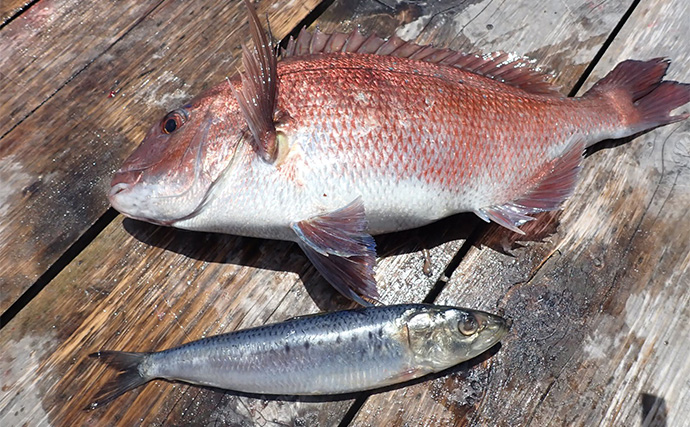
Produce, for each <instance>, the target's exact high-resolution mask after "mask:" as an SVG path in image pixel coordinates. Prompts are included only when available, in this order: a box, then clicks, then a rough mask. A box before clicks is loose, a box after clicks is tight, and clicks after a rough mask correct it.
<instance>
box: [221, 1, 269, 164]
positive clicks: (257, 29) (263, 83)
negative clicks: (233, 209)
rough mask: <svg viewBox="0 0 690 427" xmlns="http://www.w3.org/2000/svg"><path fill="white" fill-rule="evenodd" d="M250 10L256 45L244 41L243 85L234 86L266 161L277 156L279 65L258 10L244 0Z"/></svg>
mask: <svg viewBox="0 0 690 427" xmlns="http://www.w3.org/2000/svg"><path fill="white" fill-rule="evenodd" d="M244 4H245V6H246V7H247V12H248V13H249V31H250V33H251V36H252V42H253V43H254V47H253V48H252V49H250V48H248V47H247V46H246V45H244V44H243V45H242V65H243V66H244V73H241V76H242V89H241V90H239V91H237V90H235V88H234V86H233V89H232V90H233V92H234V94H235V98H236V99H237V102H238V104H239V106H240V110H241V111H242V115H244V118H245V119H246V121H247V125H248V126H249V130H250V131H251V133H252V136H253V137H254V143H255V148H256V150H257V152H258V153H259V155H260V156H261V157H262V158H263V159H264V160H266V161H269V162H272V161H273V160H275V157H276V128H275V122H274V116H275V111H276V100H277V99H278V67H277V64H276V62H277V59H276V53H275V50H274V49H273V43H272V41H271V40H269V38H268V36H267V35H266V31H264V29H263V27H262V26H261V22H260V21H259V17H258V16H257V15H256V11H254V8H253V7H252V6H251V4H249V1H248V0H244Z"/></svg>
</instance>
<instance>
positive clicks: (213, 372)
mask: <svg viewBox="0 0 690 427" xmlns="http://www.w3.org/2000/svg"><path fill="white" fill-rule="evenodd" d="M508 329H509V322H506V321H505V320H504V319H502V318H501V317H498V316H495V315H492V314H489V313H484V312H481V311H476V310H468V309H463V308H457V307H449V306H434V305H427V304H406V305H394V306H386V307H367V308H361V309H356V310H346V311H339V312H334V313H328V314H321V315H313V316H305V317H298V318H294V319H290V320H287V321H285V322H281V323H276V324H272V325H266V326H261V327H257V328H252V329H245V330H241V331H236V332H231V333H228V334H223V335H217V336H213V337H209V338H205V339H202V340H199V341H194V342H190V343H188V344H185V345H182V346H180V347H175V348H171V349H168V350H164V351H161V352H154V353H129V352H118V351H101V352H98V353H94V354H92V356H93V357H97V358H99V359H100V360H102V361H103V362H105V363H107V364H108V365H110V366H112V367H114V368H117V369H119V370H120V371H121V372H120V374H119V376H118V377H117V378H116V380H115V381H114V382H112V383H110V384H108V385H106V387H105V388H104V389H103V390H101V392H100V394H99V395H98V396H97V398H96V400H95V402H94V403H93V404H92V405H91V406H90V407H91V408H95V407H96V406H98V405H102V404H105V403H107V402H109V401H111V400H113V399H115V398H116V397H117V396H119V395H121V394H122V393H124V392H126V391H128V390H130V389H132V388H135V387H138V386H140V385H142V384H144V383H146V382H148V381H150V380H152V379H154V378H163V379H168V380H179V381H184V382H188V383H192V384H199V385H205V386H212V387H218V388H224V389H229V390H235V391H240V392H248V393H260V394H278V395H323V394H342V393H349V392H355V391H361V390H369V389H373V388H378V387H382V386H386V385H390V384H396V383H399V382H403V381H406V380H410V379H413V378H418V377H421V376H423V375H426V374H428V373H432V372H438V371H441V370H443V369H446V368H448V367H451V366H454V365H456V364H458V363H460V362H463V361H465V360H468V359H471V358H472V357H475V356H477V355H479V354H480V353H482V352H484V351H485V350H487V349H489V348H491V347H492V346H493V345H495V344H496V343H497V342H498V341H499V340H500V339H501V338H503V337H504V336H505V334H506V333H507V331H508Z"/></svg>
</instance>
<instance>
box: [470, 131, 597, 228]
mask: <svg viewBox="0 0 690 427" xmlns="http://www.w3.org/2000/svg"><path fill="white" fill-rule="evenodd" d="M584 150H585V141H584V140H583V139H575V140H573V141H572V142H571V143H570V144H568V145H567V147H566V148H565V150H564V154H563V155H562V156H561V157H559V158H557V159H555V160H553V161H551V162H549V163H547V164H546V165H545V167H544V169H543V170H542V171H541V172H540V174H539V175H540V176H538V177H536V178H537V179H536V180H535V181H536V184H534V185H533V186H531V187H529V188H527V189H526V191H525V192H524V193H523V194H522V195H520V196H519V197H518V198H517V199H516V200H512V201H510V202H507V203H503V204H499V205H494V206H487V207H484V208H481V209H478V210H476V211H475V213H476V214H477V215H478V216H479V217H480V218H481V219H483V220H484V221H486V222H489V221H493V222H495V223H497V224H499V225H502V226H503V227H505V228H507V229H509V230H511V231H514V232H515V233H518V234H525V233H524V232H523V231H522V230H520V229H519V228H518V227H520V226H521V225H523V224H525V223H526V222H528V221H532V220H533V219H534V218H533V217H532V216H531V215H533V214H536V213H539V212H546V211H552V210H555V209H558V208H559V207H560V206H561V204H562V203H563V202H565V200H566V199H567V198H568V197H570V196H571V195H572V194H573V191H574V190H575V184H577V175H578V172H579V171H580V163H581V161H582V155H583V153H584Z"/></svg>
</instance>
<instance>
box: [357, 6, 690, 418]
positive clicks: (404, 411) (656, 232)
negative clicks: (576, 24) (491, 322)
mask: <svg viewBox="0 0 690 427" xmlns="http://www.w3.org/2000/svg"><path fill="white" fill-rule="evenodd" d="M597 10H598V9H594V10H593V12H596V11H597ZM688 22H690V9H689V8H688V6H687V4H685V3H684V2H681V1H656V2H646V3H644V4H640V5H639V6H638V8H637V9H636V10H635V12H634V13H633V15H632V16H631V18H630V20H629V22H628V23H626V25H625V27H624V28H623V31H622V32H621V33H620V34H619V35H618V36H617V38H616V39H615V41H614V43H613V44H612V45H611V47H610V48H609V49H608V51H607V53H606V55H605V56H604V58H603V59H602V61H601V63H600V64H599V65H598V66H597V68H596V69H595V71H594V74H593V75H592V77H591V78H590V79H589V83H588V85H586V86H590V85H591V84H593V83H594V82H595V81H596V80H597V79H598V78H601V77H603V75H604V74H605V73H606V72H608V71H609V70H610V69H611V68H612V67H613V66H614V65H615V64H616V63H617V62H619V61H621V60H624V59H627V58H630V57H633V58H641V59H644V58H651V57H656V56H660V55H661V56H668V57H670V58H673V59H674V63H673V66H672V68H671V71H670V75H669V77H670V78H671V79H677V80H680V81H686V82H687V81H690V61H689V60H688V58H689V55H688V47H687V44H686V43H684V42H683V40H684V39H683V36H682V34H684V33H686V32H687V29H688V27H687V23H688ZM576 49H577V46H576V45H573V50H576ZM684 109H685V110H687V109H688V107H685V108H684ZM689 141H690V123H688V122H684V123H681V124H676V125H672V126H669V127H666V128H662V129H657V130H655V131H653V132H651V133H649V134H647V135H644V136H642V137H639V138H636V139H634V140H633V141H632V142H630V143H628V144H626V145H622V146H617V147H615V148H611V149H606V150H602V151H599V152H596V153H595V154H593V155H591V156H589V157H588V158H587V159H586V160H585V168H584V171H583V173H582V179H581V182H580V184H579V186H578V189H577V192H576V194H575V195H574V196H573V198H572V199H571V200H570V201H569V202H568V203H567V204H566V206H565V210H564V212H563V213H562V215H560V216H559V215H545V216H544V217H543V218H542V219H541V220H540V221H539V222H537V223H535V224H533V225H532V227H533V228H535V230H537V231H536V232H535V234H537V235H542V236H543V235H544V234H547V235H548V234H551V233H553V230H554V229H555V227H556V224H557V222H559V221H560V226H559V227H558V232H557V233H555V234H551V235H550V236H549V237H548V238H547V239H545V240H543V241H539V240H541V239H537V241H533V242H526V243H522V245H524V247H517V246H518V245H515V244H513V242H514V241H515V239H516V238H517V236H515V235H511V234H510V233H507V232H505V231H504V230H501V229H499V228H497V227H491V228H490V229H489V230H488V232H487V233H486V235H485V236H483V238H482V239H480V241H479V242H478V243H477V247H475V248H473V249H471V250H470V252H469V253H468V255H467V257H466V258H465V259H463V261H462V263H461V264H460V266H459V268H458V269H457V270H456V272H455V274H453V276H452V278H451V280H450V282H449V284H448V286H447V287H446V288H445V289H444V291H443V292H442V293H441V295H440V296H439V299H438V301H439V302H440V303H453V304H464V305H469V306H473V307H483V308H485V309H489V310H492V311H497V310H501V311H504V312H505V313H506V315H507V316H509V317H511V318H513V320H514V326H513V330H512V333H511V334H510V335H509V337H507V338H506V339H505V340H504V341H503V345H502V348H501V349H500V350H499V351H498V353H497V354H496V355H495V356H494V357H493V358H492V359H491V360H490V361H489V362H488V363H486V364H485V365H484V366H483V367H482V369H476V370H473V371H470V372H469V373H467V374H458V375H452V376H450V377H447V378H441V379H438V380H436V381H434V382H431V383H427V384H420V385H418V386H415V387H411V388H410V389H407V390H402V391H400V392H396V393H395V395H393V396H384V395H381V396H375V397H374V398H372V399H370V400H369V401H367V403H366V405H365V406H364V407H363V408H362V411H361V412H360V413H359V414H358V417H357V418H356V420H355V423H354V424H355V425H382V424H385V423H388V422H390V420H395V421H396V422H399V423H401V424H403V423H408V424H418V423H419V424H421V423H422V422H423V421H424V420H429V419H434V420H435V422H437V423H439V424H472V425H494V424H500V425H511V426H512V425H546V424H553V425H626V426H631V425H686V424H687V420H688V419H690V413H689V411H690V408H689V407H688V405H687V403H686V402H687V399H688V397H689V394H690V383H688V380H687V378H688V377H689V374H690V362H689V361H688V358H687V354H688V351H689V350H690V348H689V345H688V338H689V337H690V328H688V325H687V321H688V319H690V309H689V308H688V302H689V301H688V300H689V298H690V297H689V296H688V292H687V288H688V285H690V280H689V279H688V278H690V255H689V254H690V231H689V230H688V227H687V226H686V224H688V223H689V218H688V213H687V206H688V203H689V201H690V191H689V190H690V169H689V168H688V164H690V163H689V162H690V151H689V147H690V145H689V144H690V143H689ZM549 230H551V231H549ZM505 248H508V249H511V248H512V256H511V255H509V254H505V253H501V252H500V251H499V250H497V249H505ZM410 400H413V401H414V403H412V402H411V401H410ZM417 408H418V409H417Z"/></svg>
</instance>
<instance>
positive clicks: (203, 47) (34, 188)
mask: <svg viewBox="0 0 690 427" xmlns="http://www.w3.org/2000/svg"><path fill="white" fill-rule="evenodd" d="M70 4H71V3H70ZM118 4H119V3H118ZM281 4H283V3H275V4H273V5H272V6H271V7H270V8H269V9H266V8H265V6H262V7H260V9H259V10H260V11H261V13H264V12H267V13H268V14H269V16H270V18H271V22H272V27H273V31H274V33H275V34H276V36H279V37H281V36H285V35H286V34H287V32H289V31H290V30H291V29H292V26H294V25H296V24H297V23H298V22H299V21H300V19H303V18H304V16H306V14H307V13H308V12H309V10H310V8H313V7H314V6H315V5H316V4H317V1H316V0H312V1H310V2H305V3H303V4H300V5H294V7H293V8H281V7H279V6H280V5H281ZM123 6H124V5H123ZM104 7H105V6H104ZM57 9H58V10H62V6H59V7H57ZM77 9H78V10H77V13H79V12H83V14H84V15H85V16H91V15H89V10H91V9H88V8H87V9H85V10H84V9H83V7H81V6H80V7H79V8H77ZM133 10H138V11H139V12H138V13H139V14H138V15H137V14H135V13H134V12H131V13H129V12H127V13H125V12H122V11H120V10H119V9H117V8H114V9H113V8H110V9H109V8H107V7H105V8H104V9H103V10H100V9H96V11H97V12H98V13H99V14H98V15H94V16H93V17H92V18H91V19H95V20H98V19H100V20H106V21H108V20H109V18H108V13H109V11H110V13H113V14H114V15H118V14H123V15H124V16H125V17H127V18H128V19H129V21H127V20H124V21H119V19H120V18H119V17H113V19H112V20H113V22H115V23H118V22H119V24H118V25H119V27H118V26H113V27H107V28H103V27H100V26H99V25H96V24H93V26H94V27H95V28H96V29H103V31H104V32H103V33H101V34H100V37H101V38H100V39H99V40H100V42H98V43H94V44H95V45H98V46H100V47H101V48H103V47H105V46H109V45H110V44H112V42H113V41H114V40H115V39H117V37H119V36H120V35H121V34H124V33H125V31H124V30H123V28H125V27H131V26H132V25H134V23H135V22H138V20H140V19H141V18H142V16H143V13H144V11H145V10H147V9H146V8H145V7H144V6H138V7H137V8H134V9H133ZM27 13H34V14H35V13H38V12H36V11H34V8H33V7H32V8H31V9H30V11H28V12H27ZM31 16H33V15H31ZM31 16H30V18H31ZM69 16H70V17H71V19H72V20H74V19H77V18H75V17H74V14H72V15H69ZM245 19H246V12H245V9H244V6H241V5H240V4H236V3H217V2H194V3H193V4H190V3H186V2H179V1H164V2H159V3H158V6H157V7H156V10H155V12H154V13H152V14H150V15H148V17H147V18H146V19H144V20H141V22H139V24H138V25H136V26H135V27H134V28H133V29H131V30H130V31H129V32H126V35H125V36H124V37H122V38H121V39H120V40H119V41H118V42H117V43H115V44H113V45H112V46H110V47H109V48H108V50H107V52H106V53H104V54H102V55H100V56H98V58H97V59H95V60H93V62H90V61H91V60H92V58H89V57H88V56H83V57H82V56H80V57H79V58H75V59H73V60H72V61H70V62H69V64H70V65H69V67H67V66H66V67H67V68H71V69H73V70H76V69H78V68H79V67H80V65H79V64H80V63H81V62H83V61H86V63H87V64H88V66H86V68H84V69H83V70H82V71H81V72H79V73H77V74H76V75H75V74H74V73H75V71H72V74H70V73H67V74H65V75H62V74H60V78H62V79H67V80H65V81H66V82H67V83H63V84H61V85H58V86H53V85H52V84H46V86H47V87H53V89H50V90H49V92H48V93H51V94H52V92H51V91H54V90H57V89H58V88H59V90H58V91H57V92H56V93H54V94H52V96H50V97H49V99H47V100H46V101H45V103H43V105H41V108H39V109H37V110H36V111H34V112H33V113H32V114H31V115H29V116H28V117H26V118H24V119H23V120H22V121H21V123H19V124H18V125H17V126H16V127H14V128H12V130H11V131H10V132H9V133H8V134H6V135H5V136H4V137H3V138H2V139H1V140H0V181H1V182H3V186H2V188H0V242H2V245H0V260H2V261H0V277H2V287H3V292H2V294H1V295H0V312H4V310H6V309H7V307H9V306H10V304H12V302H13V301H15V300H16V299H17V298H18V296H19V295H21V293H22V292H24V290H26V289H27V288H28V287H29V286H30V285H31V284H32V283H33V282H34V281H35V280H36V278H37V277H39V276H40V275H41V274H43V273H44V272H45V271H46V270H47V269H48V268H49V267H50V265H51V264H52V263H53V262H55V260H56V259H58V257H59V256H60V255H61V254H62V253H63V252H64V251H65V249H66V248H68V247H69V245H71V244H72V243H74V241H75V240H76V239H77V238H78V237H79V235H80V234H81V233H83V232H84V231H85V230H86V229H87V228H88V227H89V226H90V225H91V224H93V222H94V221H95V220H96V219H97V218H98V217H99V216H100V215H101V214H102V213H103V212H104V211H105V209H106V207H107V200H106V197H105V195H106V194H107V188H108V185H109V180H110V176H111V175H112V172H113V170H115V169H116V168H117V167H119V165H120V164H121V163H122V161H123V159H124V158H125V157H126V155H127V154H128V153H129V152H131V151H132V150H133V148H134V146H135V145H136V144H137V143H138V142H139V141H140V140H141V139H142V138H143V135H144V134H145V132H146V130H147V128H148V127H149V126H150V124H151V122H152V121H153V120H155V119H156V118H157V117H159V116H161V115H162V114H164V112H165V110H167V109H170V108H172V107H174V106H177V105H178V104H179V103H180V102H182V101H184V100H188V99H189V98H191V97H192V96H194V95H195V94H197V93H199V92H201V91H202V90H203V89H204V88H206V87H208V86H210V85H211V84H214V83H216V82H217V81H218V77H219V76H224V75H228V74H232V73H234V72H235V70H236V67H237V63H235V62H234V60H233V58H235V57H236V56H237V55H236V54H237V53H238V52H239V40H240V37H244V35H245V34H243V33H242V32H243V31H244V30H243V29H242V28H243V27H241V26H239V25H235V26H227V23H228V22H243V21H244V20H245ZM86 21H88V19H86V18H85V22H86ZM31 22H36V25H39V24H40V25H46V26H47V27H46V28H45V29H46V32H45V33H44V32H43V31H39V30H36V31H38V33H37V34H38V35H37V36H36V37H37V39H36V44H38V45H39V46H42V44H43V43H49V42H50V40H49V37H50V33H51V32H50V31H48V30H51V28H52V25H53V24H50V22H49V20H48V18H47V17H44V18H43V19H42V20H41V19H33V20H31ZM15 24H16V25H20V24H23V21H22V20H21V18H19V19H16V20H14V21H13V22H12V23H11V24H10V25H9V26H7V27H6V28H4V29H3V30H2V31H0V36H1V35H2V34H9V37H11V36H12V34H13V33H12V31H15V30H13V29H14V28H15ZM49 24H50V25H49ZM68 24H70V22H67V23H65V25H68ZM55 25H58V23H56V24H55ZM88 25H91V24H88ZM88 25H86V26H88ZM22 28H23V27H22ZM118 28H119V29H118ZM6 31H9V33H6ZM16 31H17V32H18V33H17V34H19V36H21V37H20V39H22V40H23V41H22V43H28V44H30V41H31V38H26V39H24V38H22V37H23V36H22V34H24V33H22V32H21V31H19V30H16ZM31 31H34V30H31ZM56 33H57V36H59V37H61V38H67V41H66V42H65V41H62V42H56V43H55V45H56V46H65V45H66V44H69V43H74V44H75V45H77V46H81V45H80V41H79V40H80V39H81V38H84V37H83V36H84V35H83V33H81V32H79V31H75V32H74V33H72V32H71V31H70V29H69V28H67V27H66V28H62V29H61V30H60V31H56ZM30 34H33V33H30ZM57 36H56V37H57ZM96 36H98V34H96ZM27 37H28V36H27ZM71 37H74V39H72V38H71ZM94 37H95V36H94ZM86 39H87V41H88V40H90V37H86ZM0 46H5V44H0ZM9 49H10V50H11V51H13V49H14V48H9ZM65 49H66V48H65ZM48 50H49V51H50V52H51V53H52V54H53V57H46V58H44V57H42V56H41V57H40V59H41V60H43V61H49V60H50V59H53V62H55V63H56V64H57V65H59V64H62V63H64V61H65V60H64V59H62V58H63V56H61V54H60V50H59V49H57V48H56V49H55V50H53V49H48ZM89 52H90V54H91V55H94V54H96V53H97V52H98V50H89ZM16 55H19V56H18V57H17V59H18V61H19V62H20V63H21V62H22V61H23V58H24V57H23V56H22V54H21V50H20V51H18V52H17V53H16ZM66 56H69V55H66ZM3 58H4V56H3ZM8 58H14V56H8ZM3 67H9V69H10V70H11V72H12V75H11V77H10V78H11V80H12V79H15V78H16V79H19V81H20V82H24V81H25V80H24V79H25V77H23V76H24V74H23V73H22V74H19V71H20V68H15V67H14V65H12V63H11V61H10V62H8V63H4V65H3ZM27 67H28V66H27ZM31 67H32V68H31V70H32V73H31V74H32V76H33V77H32V78H31V79H30V80H26V82H27V84H30V85H29V86H22V85H20V86H19V87H20V88H21V89H22V91H21V92H19V98H18V99H21V98H22V97H24V98H27V99H29V100H32V99H33V100H34V101H31V102H37V100H38V99H40V98H34V96H33V95H32V94H31V93H25V92H26V91H29V89H31V88H33V87H34V86H36V85H38V84H39V83H41V79H42V78H43V77H50V76H51V74H50V73H53V74H55V73H60V70H59V66H58V67H57V68H54V67H52V66H50V67H48V68H49V70H48V71H40V68H41V67H40V64H36V65H33V64H31ZM28 69H29V68H27V70H28ZM3 73H5V71H3ZM211 76H216V77H215V78H211ZM72 77H73V78H72ZM56 78H57V77H56ZM3 83H5V81H4V80H3ZM11 83H12V82H11V81H10V82H9V83H7V84H11ZM0 93H6V94H7V93H9V95H6V96H10V97H11V98H12V99H14V98H15V95H16V94H17V93H18V92H17V91H16V90H10V91H0ZM0 96H3V95H0ZM0 104H2V103H0Z"/></svg>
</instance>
